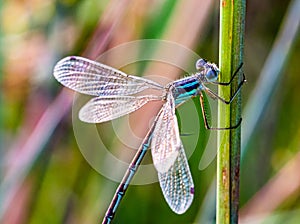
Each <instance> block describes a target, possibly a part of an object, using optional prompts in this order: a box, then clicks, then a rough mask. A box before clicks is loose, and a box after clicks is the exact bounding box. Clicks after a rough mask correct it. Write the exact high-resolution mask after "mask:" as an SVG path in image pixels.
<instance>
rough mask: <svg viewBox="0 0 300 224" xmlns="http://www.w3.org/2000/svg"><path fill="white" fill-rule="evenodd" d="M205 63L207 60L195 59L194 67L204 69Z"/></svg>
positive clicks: (199, 69)
mask: <svg viewBox="0 0 300 224" xmlns="http://www.w3.org/2000/svg"><path fill="white" fill-rule="evenodd" d="M205 65H207V61H206V60H205V59H203V58H200V59H199V60H198V61H196V69H197V70H198V71H201V70H204V69H205Z"/></svg>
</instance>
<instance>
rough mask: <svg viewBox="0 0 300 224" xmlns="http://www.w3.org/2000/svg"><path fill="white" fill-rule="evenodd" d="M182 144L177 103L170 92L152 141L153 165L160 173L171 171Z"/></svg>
mask: <svg viewBox="0 0 300 224" xmlns="http://www.w3.org/2000/svg"><path fill="white" fill-rule="evenodd" d="M180 144H181V141H180V135H179V130H178V123H177V117H176V115H175V102H174V97H173V95H172V94H171V92H170V93H168V95H167V101H166V103H165V104H164V105H163V107H162V108H161V110H160V112H159V114H158V117H157V121H156V125H155V128H154V131H153V137H152V141H151V153H152V159H153V164H154V166H155V168H156V170H157V171H158V172H160V173H165V172H167V171H168V170H169V169H170V167H171V166H172V165H173V163H174V162H175V160H176V158H177V157H178V150H179V148H180Z"/></svg>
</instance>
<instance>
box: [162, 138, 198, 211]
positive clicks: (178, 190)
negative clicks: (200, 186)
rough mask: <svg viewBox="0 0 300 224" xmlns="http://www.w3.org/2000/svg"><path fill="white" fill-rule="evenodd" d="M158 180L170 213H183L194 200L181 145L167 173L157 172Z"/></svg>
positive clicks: (192, 185)
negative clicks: (170, 210)
mask: <svg viewBox="0 0 300 224" xmlns="http://www.w3.org/2000/svg"><path fill="white" fill-rule="evenodd" d="M158 180H159V184H160V187H161V190H162V192H163V195H164V197H165V199H166V201H167V203H168V204H169V206H170V208H171V209H172V211H174V212H175V213H177V214H183V213H185V211H186V210H187V209H188V208H189V207H190V205H191V203H192V201H193V198H194V183H193V179H192V175H191V172H190V169H189V165H188V162H187V159H186V156H185V153H184V149H183V146H182V144H181V146H180V148H179V151H178V157H177V158H176V160H175V162H174V164H173V165H172V166H171V167H170V169H169V170H168V171H167V172H165V173H160V172H158Z"/></svg>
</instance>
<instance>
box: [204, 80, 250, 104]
mask: <svg viewBox="0 0 300 224" xmlns="http://www.w3.org/2000/svg"><path fill="white" fill-rule="evenodd" d="M245 81H246V79H245V75H244V74H243V80H242V81H241V82H240V83H239V85H238V88H237V89H236V91H235V92H234V94H233V95H232V96H231V97H230V99H229V100H226V99H224V98H222V97H220V96H219V95H218V94H217V93H215V92H213V91H212V90H210V89H209V88H207V87H205V86H204V89H203V90H204V91H205V92H206V93H207V94H208V95H210V96H211V97H212V98H213V99H218V100H220V101H221V102H222V103H225V104H230V103H231V102H232V100H233V99H234V98H235V97H236V95H237V94H238V92H239V91H240V90H241V87H242V86H243V84H244V83H245Z"/></svg>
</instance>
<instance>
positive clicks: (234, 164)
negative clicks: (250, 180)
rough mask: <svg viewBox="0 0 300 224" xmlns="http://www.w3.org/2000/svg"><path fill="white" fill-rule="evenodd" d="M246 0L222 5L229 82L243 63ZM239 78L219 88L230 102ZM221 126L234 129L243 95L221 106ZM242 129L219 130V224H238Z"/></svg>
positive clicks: (223, 61) (224, 76)
mask: <svg viewBox="0 0 300 224" xmlns="http://www.w3.org/2000/svg"><path fill="white" fill-rule="evenodd" d="M245 5H246V1H245V0H236V1H226V0H223V1H221V2H220V46H219V52H220V54H219V65H220V70H221V76H220V81H221V82H228V81H229V80H230V78H231V75H232V74H233V73H234V71H235V70H236V68H237V67H238V66H239V65H240V64H241V63H242V61H243V44H244V19H245ZM239 81H241V80H239V79H238V78H237V79H236V80H234V82H233V83H232V84H231V85H230V87H228V86H220V87H219V95H220V96H221V97H223V98H225V99H229V98H230V96H231V95H232V93H233V92H234V91H235V90H236V88H237V85H238V82H239ZM218 116H219V117H218V126H219V127H232V126H234V125H236V124H237V123H238V122H239V120H240V117H241V96H240V94H238V95H237V96H236V98H235V100H234V101H233V102H232V103H231V104H230V105H226V104H224V103H219V105H218ZM240 136H241V132H240V127H238V128H237V129H230V130H226V131H219V133H218V145H219V153H218V159H217V164H218V165H217V214H216V215H217V223H222V224H226V223H237V222H238V206H239V173H240V172H239V169H240V144H241V141H240Z"/></svg>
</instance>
